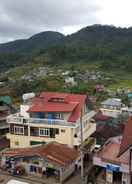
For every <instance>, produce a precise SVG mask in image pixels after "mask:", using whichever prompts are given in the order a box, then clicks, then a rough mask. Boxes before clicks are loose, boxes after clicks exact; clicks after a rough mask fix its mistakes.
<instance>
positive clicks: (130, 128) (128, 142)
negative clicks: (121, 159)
mask: <svg viewBox="0 0 132 184" xmlns="http://www.w3.org/2000/svg"><path fill="white" fill-rule="evenodd" d="M130 146H132V117H130V118H129V120H128V122H127V124H126V126H125V131H124V134H123V139H122V143H121V147H120V152H119V156H120V155H122V154H123V153H124V152H126V151H127V150H128V149H129V147H130Z"/></svg>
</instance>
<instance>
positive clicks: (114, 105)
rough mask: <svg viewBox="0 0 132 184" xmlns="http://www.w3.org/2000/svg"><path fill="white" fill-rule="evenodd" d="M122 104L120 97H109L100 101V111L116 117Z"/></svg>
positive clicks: (120, 111)
mask: <svg viewBox="0 0 132 184" xmlns="http://www.w3.org/2000/svg"><path fill="white" fill-rule="evenodd" d="M122 107H123V104H122V102H121V99H118V98H109V99H107V100H105V101H103V102H102V103H101V108H100V111H101V112H102V113H103V114H104V115H107V116H111V117H114V118H116V117H118V115H120V114H121V113H122V110H121V108H122Z"/></svg>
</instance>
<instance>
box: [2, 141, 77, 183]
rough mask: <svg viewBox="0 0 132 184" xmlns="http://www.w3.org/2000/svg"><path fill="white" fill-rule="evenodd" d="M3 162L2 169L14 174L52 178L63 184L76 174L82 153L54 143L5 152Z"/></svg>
mask: <svg viewBox="0 0 132 184" xmlns="http://www.w3.org/2000/svg"><path fill="white" fill-rule="evenodd" d="M1 160H2V161H1V167H2V168H5V169H10V171H11V172H12V173H13V174H18V175H20V174H25V173H26V174H30V175H31V174H32V175H34V176H38V177H50V176H52V177H54V179H55V180H57V181H58V180H59V181H60V183H61V182H63V181H64V180H66V179H67V178H68V177H69V176H70V175H71V174H72V173H73V172H74V170H75V164H77V161H78V160H80V153H79V151H77V150H76V149H75V148H71V147H69V146H67V145H64V144H59V143H56V142H52V143H49V144H46V145H40V146H34V147H30V148H21V149H19V148H17V149H8V150H5V151H3V152H2V153H1ZM22 171H23V172H22Z"/></svg>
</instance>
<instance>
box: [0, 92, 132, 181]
mask: <svg viewBox="0 0 132 184" xmlns="http://www.w3.org/2000/svg"><path fill="white" fill-rule="evenodd" d="M131 94H132V93H131V92H130V90H129V91H128V93H127V94H126V95H127V96H128V99H129V106H127V105H126V104H124V103H123V102H122V99H121V98H115V97H113V98H112V97H111V98H107V99H106V100H104V101H102V102H100V105H97V104H96V100H94V97H93V96H90V95H88V94H74V93H61V92H44V91H43V92H40V93H39V94H35V93H34V92H32V93H25V94H23V95H22V102H21V104H20V106H19V107H16V106H15V104H13V101H12V98H11V97H10V96H7V95H5V96H4V95H3V96H1V97H0V123H1V124H0V160H1V162H0V169H1V176H0V181H1V183H2V182H3V183H4V182H6V180H10V179H12V180H13V179H15V178H17V179H18V180H20V181H26V182H28V183H29V184H30V183H33V184H34V183H35V182H36V183H48V184H52V183H54V184H58V183H66V184H72V183H77V184H79V183H84V184H89V183H93V184H95V183H97V184H103V183H104V184H105V183H111V184H112V183H114V184H120V183H122V184H131V145H132V135H131V131H132V118H131V115H132V106H131V104H132V95H131ZM10 181H11V180H10Z"/></svg>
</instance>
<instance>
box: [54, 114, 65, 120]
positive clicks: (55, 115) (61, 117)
mask: <svg viewBox="0 0 132 184" xmlns="http://www.w3.org/2000/svg"><path fill="white" fill-rule="evenodd" d="M54 117H55V119H64V117H63V113H55V114H54Z"/></svg>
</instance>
